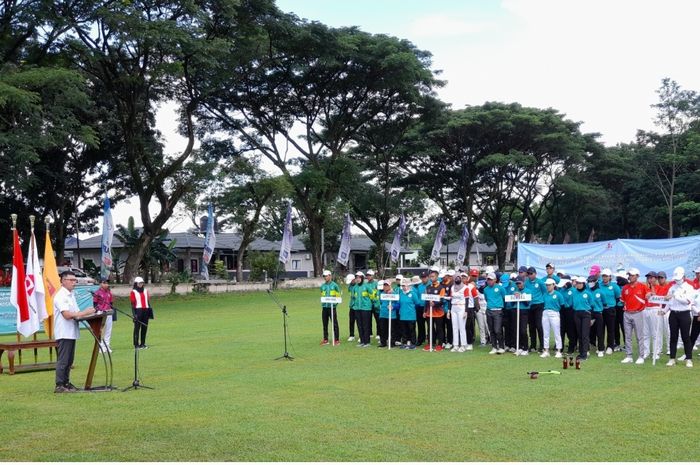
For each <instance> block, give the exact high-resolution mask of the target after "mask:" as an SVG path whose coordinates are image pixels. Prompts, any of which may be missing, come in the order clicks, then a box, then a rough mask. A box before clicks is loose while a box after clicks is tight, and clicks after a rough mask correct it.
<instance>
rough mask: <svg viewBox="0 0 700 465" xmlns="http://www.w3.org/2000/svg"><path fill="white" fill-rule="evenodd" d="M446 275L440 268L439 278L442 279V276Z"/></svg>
mask: <svg viewBox="0 0 700 465" xmlns="http://www.w3.org/2000/svg"><path fill="white" fill-rule="evenodd" d="M444 277H445V272H444V271H442V270H440V271H439V272H438V278H441V279H442V278H444Z"/></svg>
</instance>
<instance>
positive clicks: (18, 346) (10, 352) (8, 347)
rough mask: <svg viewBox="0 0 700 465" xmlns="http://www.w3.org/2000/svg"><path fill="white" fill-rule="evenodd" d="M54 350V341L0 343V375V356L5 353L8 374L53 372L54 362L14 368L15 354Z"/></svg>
mask: <svg viewBox="0 0 700 465" xmlns="http://www.w3.org/2000/svg"><path fill="white" fill-rule="evenodd" d="M45 347H49V348H55V347H57V344H56V341H53V340H45V341H22V342H0V374H1V373H3V366H2V354H3V352H5V351H7V360H8V363H9V366H10V369H9V374H11V375H14V374H15V373H16V372H22V371H41V370H55V369H56V362H43V363H29V364H26V363H25V364H22V365H17V366H15V352H16V351H18V350H26V349H41V348H45Z"/></svg>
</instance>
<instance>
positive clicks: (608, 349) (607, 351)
mask: <svg viewBox="0 0 700 465" xmlns="http://www.w3.org/2000/svg"><path fill="white" fill-rule="evenodd" d="M612 353H613V350H612V348H610V347H608V348H607V349H605V355H612Z"/></svg>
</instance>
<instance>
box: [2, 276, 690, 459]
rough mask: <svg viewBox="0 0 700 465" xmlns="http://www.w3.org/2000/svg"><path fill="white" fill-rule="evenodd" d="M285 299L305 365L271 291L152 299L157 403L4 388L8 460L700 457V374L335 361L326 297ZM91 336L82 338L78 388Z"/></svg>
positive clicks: (43, 377)
mask: <svg viewBox="0 0 700 465" xmlns="http://www.w3.org/2000/svg"><path fill="white" fill-rule="evenodd" d="M278 297H279V299H280V300H281V301H282V302H284V303H285V304H286V305H287V306H288V309H289V314H290V318H289V327H290V335H291V342H292V346H291V350H290V352H291V354H292V355H293V356H295V357H296V360H294V361H292V362H289V361H275V360H274V358H275V357H278V356H280V355H281V354H282V353H283V339H282V325H281V323H282V317H281V312H280V311H279V309H278V308H277V307H276V306H275V304H274V303H273V302H272V301H271V300H270V299H269V297H268V296H267V295H266V294H264V293H248V294H227V295H211V296H186V297H182V296H180V297H168V298H154V299H153V300H154V305H155V311H156V320H154V321H153V322H152V326H151V327H150V330H149V331H150V334H149V338H148V344H149V345H150V346H151V348H150V349H149V350H147V351H143V352H141V381H142V383H144V384H146V385H149V386H153V387H155V388H156V389H155V390H153V391H149V390H138V391H130V392H126V393H122V392H106V393H78V394H61V395H55V394H53V386H54V382H53V381H54V373H53V372H38V373H26V374H18V375H15V376H8V375H2V376H0V399H2V403H1V405H2V409H1V412H2V425H3V440H2V442H0V460H2V461H20V460H21V461H188V460H191V461H212V460H216V461H281V460H284V461H320V460H328V461H493V460H498V461H512V460H518V461H532V460H537V461H552V460H555V461H581V460H585V461H600V460H604V461H637V460H645V461H657V460H662V461H695V460H697V459H698V453H699V452H700V445H698V440H697V434H698V431H699V429H700V421H699V420H698V416H699V415H700V391H699V390H698V385H699V383H698V380H699V379H700V367H696V368H694V369H687V368H685V366H677V367H673V368H668V367H665V366H663V364H662V365H657V366H651V364H649V363H647V364H646V365H644V366H635V365H622V364H620V359H621V358H622V355H621V354H615V355H613V356H611V357H605V358H604V359H597V358H593V359H591V360H590V361H588V362H585V364H584V367H583V369H582V370H580V371H575V370H572V369H569V370H566V371H563V370H561V371H562V374H561V375H560V376H556V375H551V376H543V377H541V378H539V379H537V380H530V379H529V377H528V376H526V374H525V372H526V371H529V370H547V369H560V368H561V365H560V362H559V360H555V359H547V360H544V361H543V360H542V359H540V358H539V357H533V356H529V357H522V358H516V357H514V356H512V355H502V356H496V355H488V354H487V349H479V348H477V350H476V351H475V352H473V353H469V352H467V353H449V352H442V353H424V352H422V351H402V350H392V351H391V352H388V351H386V350H380V349H377V348H375V347H372V348H368V349H358V348H356V347H355V344H354V343H347V342H343V344H342V345H341V346H340V347H331V346H325V347H320V346H319V341H320V339H321V335H322V334H321V321H320V309H319V304H318V303H317V302H318V294H317V292H316V291H315V290H297V291H285V292H279V293H278ZM120 303H121V304H122V306H123V307H124V308H126V305H125V304H124V303H123V302H120ZM346 309H347V306H346V305H345V304H343V306H342V310H343V311H341V312H340V313H341V315H340V316H341V320H340V323H341V336H342V340H343V341H345V340H346V339H347V310H346ZM131 328H132V326H131V323H130V322H128V321H127V320H126V319H125V318H120V319H119V320H118V321H117V322H116V323H115V328H114V335H113V343H112V346H113V348H114V354H113V356H114V363H115V365H114V381H115V384H117V385H118V386H120V387H125V386H128V385H130V384H131V379H132V364H133V353H132V351H131V349H130V345H131ZM88 338H89V335H88V334H87V333H85V332H83V334H82V338H81V339H80V341H78V353H77V354H76V367H75V369H74V371H73V373H72V376H71V378H72V379H71V380H72V381H73V383H74V384H76V385H82V384H83V382H84V379H85V373H86V365H87V362H88V358H89V354H88V351H89V349H90V348H91V346H92V344H91V341H90V340H89V339H88ZM6 339H9V338H8V337H4V338H3V340H6ZM373 344H375V341H373ZM27 355H29V354H26V353H25V356H27ZM665 360H666V359H665V358H664V360H663V361H664V362H665ZM100 374H101V372H99V371H98V373H97V376H96V378H95V379H96V380H101V379H103V378H100Z"/></svg>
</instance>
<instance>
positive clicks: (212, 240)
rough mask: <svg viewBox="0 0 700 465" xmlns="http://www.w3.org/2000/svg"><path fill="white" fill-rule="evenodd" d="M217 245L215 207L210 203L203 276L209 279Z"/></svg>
mask: <svg viewBox="0 0 700 465" xmlns="http://www.w3.org/2000/svg"><path fill="white" fill-rule="evenodd" d="M214 247H216V234H215V233H214V209H213V207H212V206H211V204H210V205H209V216H208V217H207V235H206V236H205V237H204V250H203V251H202V277H203V278H204V279H209V262H210V261H211V257H212V255H214Z"/></svg>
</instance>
